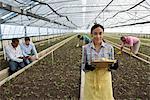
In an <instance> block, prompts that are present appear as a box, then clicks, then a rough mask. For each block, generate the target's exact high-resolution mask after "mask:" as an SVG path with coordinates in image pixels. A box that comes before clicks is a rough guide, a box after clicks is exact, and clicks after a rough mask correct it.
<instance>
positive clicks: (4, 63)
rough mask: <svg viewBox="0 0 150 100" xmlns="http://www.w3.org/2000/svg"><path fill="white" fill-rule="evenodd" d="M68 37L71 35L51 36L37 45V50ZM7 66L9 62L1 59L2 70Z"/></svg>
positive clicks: (0, 66)
mask: <svg viewBox="0 0 150 100" xmlns="http://www.w3.org/2000/svg"><path fill="white" fill-rule="evenodd" d="M68 37H70V36H65V37H59V38H58V39H56V38H51V39H49V41H47V42H45V43H42V45H41V44H39V45H35V47H36V49H37V52H40V51H42V50H44V49H46V48H48V47H50V46H52V45H54V44H56V43H58V42H60V41H62V40H64V39H66V38H68ZM42 41H44V40H42ZM38 42H40V41H38ZM35 43H36V42H35ZM2 56H3V55H2ZM7 67H8V62H7V61H6V60H4V59H0V70H3V69H5V68H7Z"/></svg>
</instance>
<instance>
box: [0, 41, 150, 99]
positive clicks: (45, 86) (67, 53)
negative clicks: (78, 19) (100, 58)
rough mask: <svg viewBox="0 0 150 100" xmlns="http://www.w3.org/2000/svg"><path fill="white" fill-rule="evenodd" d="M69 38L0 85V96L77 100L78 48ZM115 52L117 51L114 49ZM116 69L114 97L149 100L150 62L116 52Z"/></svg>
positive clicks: (79, 49)
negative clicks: (49, 53)
mask: <svg viewBox="0 0 150 100" xmlns="http://www.w3.org/2000/svg"><path fill="white" fill-rule="evenodd" d="M76 42H77V40H75V39H74V40H72V41H71V42H69V43H67V44H66V45H65V46H63V47H61V48H60V49H58V50H56V51H55V52H54V63H53V65H52V62H51V55H49V56H47V57H46V58H44V59H43V60H41V61H40V62H39V63H37V64H36V65H34V66H33V67H32V68H30V69H29V70H28V71H26V72H24V73H23V74H21V75H19V76H18V77H17V78H15V79H13V80H11V81H10V82H8V83H6V84H4V85H3V86H1V87H0V99H4V100H7V99H24V100H30V99H33V100H34V99H36V100H43V99H46V100H47V99H48V100H58V99H61V100H78V97H79V80H80V71H79V66H80V64H81V48H75V44H76ZM115 52H118V51H117V50H115ZM115 57H116V59H119V65H120V66H119V68H118V70H117V71H112V76H113V77H112V78H113V79H112V82H113V93H114V98H115V100H150V78H149V76H150V65H147V64H146V63H144V62H141V61H139V60H137V59H135V58H132V57H131V58H130V57H129V56H128V55H127V54H123V56H121V55H116V54H115Z"/></svg>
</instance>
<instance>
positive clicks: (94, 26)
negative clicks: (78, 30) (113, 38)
mask: <svg viewBox="0 0 150 100" xmlns="http://www.w3.org/2000/svg"><path fill="white" fill-rule="evenodd" d="M97 27H100V28H102V30H103V31H104V27H103V26H102V25H100V24H95V25H93V26H92V28H91V34H92V31H93V30H94V29H96V28H97Z"/></svg>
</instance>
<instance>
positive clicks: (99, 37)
mask: <svg viewBox="0 0 150 100" xmlns="http://www.w3.org/2000/svg"><path fill="white" fill-rule="evenodd" d="M103 34H104V31H103V29H102V28H100V27H97V28H95V29H94V30H93V31H92V34H91V35H92V37H93V41H94V42H95V43H101V42H102V41H103Z"/></svg>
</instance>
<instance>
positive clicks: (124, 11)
mask: <svg viewBox="0 0 150 100" xmlns="http://www.w3.org/2000/svg"><path fill="white" fill-rule="evenodd" d="M144 1H145V0H142V1H140V2H139V3H137V4H136V5H134V6H132V7H130V8H128V9H126V10H121V11H118V12H117V13H116V14H114V15H113V16H112V17H109V18H106V19H105V20H104V22H105V21H107V20H108V19H112V18H114V17H115V16H117V15H118V14H119V13H123V12H127V11H129V10H131V9H133V8H135V7H137V6H138V5H140V4H141V3H143V2H144Z"/></svg>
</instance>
